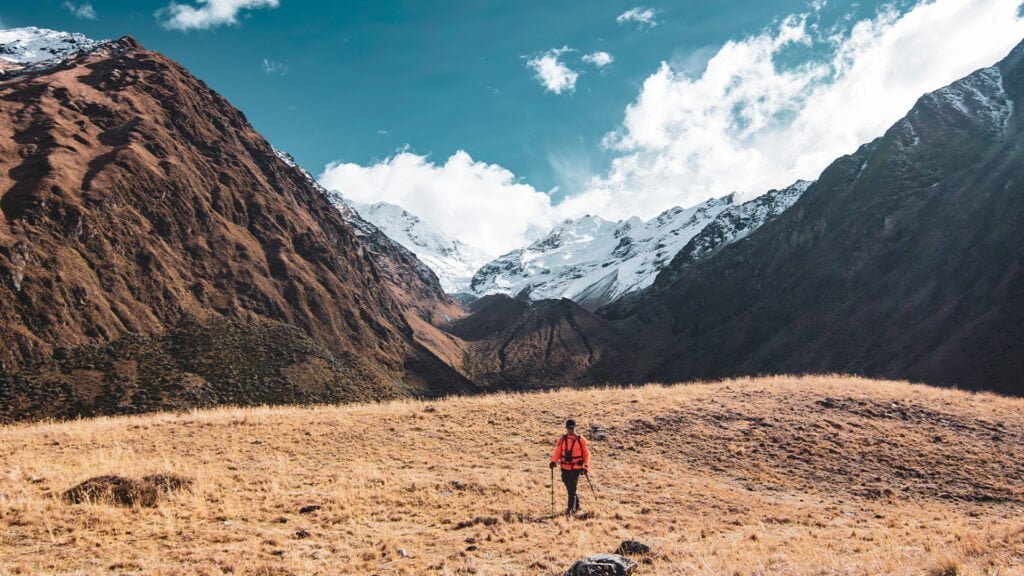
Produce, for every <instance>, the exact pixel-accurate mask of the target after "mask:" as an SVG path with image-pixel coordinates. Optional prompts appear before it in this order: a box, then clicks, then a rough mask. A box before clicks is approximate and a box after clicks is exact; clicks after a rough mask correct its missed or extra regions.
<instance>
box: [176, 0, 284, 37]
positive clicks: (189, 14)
mask: <svg viewBox="0 0 1024 576" xmlns="http://www.w3.org/2000/svg"><path fill="white" fill-rule="evenodd" d="M197 1H198V2H199V5H198V7H197V6H192V5H189V4H179V3H177V2H171V3H170V4H168V5H167V6H165V7H163V8H161V9H159V10H157V12H156V17H157V19H158V20H160V25H161V26H163V27H164V28H169V29H171V30H183V31H184V30H206V29H208V28H215V27H217V26H223V25H225V24H236V23H238V13H239V12H241V11H242V10H249V9H254V8H277V6H278V4H279V0H197Z"/></svg>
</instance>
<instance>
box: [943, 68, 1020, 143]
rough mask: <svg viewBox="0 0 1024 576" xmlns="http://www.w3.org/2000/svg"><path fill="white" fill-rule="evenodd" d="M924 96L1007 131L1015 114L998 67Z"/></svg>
mask: <svg viewBox="0 0 1024 576" xmlns="http://www.w3.org/2000/svg"><path fill="white" fill-rule="evenodd" d="M923 99H926V100H931V101H932V102H933V103H935V104H940V105H945V107H948V108H951V109H953V110H956V111H957V112H958V113H960V114H962V115H964V116H967V117H968V118H971V119H975V120H977V121H980V122H981V123H982V124H984V125H985V126H987V127H989V128H991V129H995V130H999V131H1005V130H1006V128H1007V126H1008V125H1009V121H1010V116H1011V115H1012V114H1013V101H1012V100H1011V99H1010V97H1009V95H1008V94H1007V93H1006V89H1005V88H1004V87H1003V74H1002V72H1000V70H999V66H990V67H988V68H982V69H981V70H978V71H977V72H975V73H973V74H971V75H970V76H967V77H965V78H962V79H960V80H957V81H956V82H954V83H952V84H950V85H949V86H946V87H944V88H940V89H938V90H936V91H934V92H931V93H929V94H926V95H925V96H924V97H923Z"/></svg>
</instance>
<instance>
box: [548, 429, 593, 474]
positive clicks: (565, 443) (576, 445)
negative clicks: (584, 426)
mask: <svg viewBox="0 0 1024 576" xmlns="http://www.w3.org/2000/svg"><path fill="white" fill-rule="evenodd" d="M567 452H568V454H566V453H567ZM551 461H552V462H557V463H559V464H561V465H562V470H584V469H588V468H590V445H588V444H587V439H586V438H584V437H583V436H580V435H578V434H574V435H572V436H570V435H568V434H566V435H565V436H562V437H561V438H559V439H558V443H557V444H555V452H554V454H552V455H551Z"/></svg>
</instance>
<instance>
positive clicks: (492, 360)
mask: <svg viewBox="0 0 1024 576" xmlns="http://www.w3.org/2000/svg"><path fill="white" fill-rule="evenodd" d="M470 311H471V314H470V315H468V316H467V317H465V318H462V319H460V320H458V321H456V322H453V323H452V324H450V325H448V326H446V330H447V331H448V332H450V333H451V334H453V335H454V336H456V337H458V338H460V339H462V340H463V341H464V342H465V343H466V345H465V350H466V352H465V359H464V361H463V363H462V366H463V370H464V371H465V373H466V374H468V375H469V376H470V377H471V378H473V379H474V381H476V382H478V383H479V384H481V385H483V386H487V387H496V388H503V389H523V388H539V387H546V386H565V385H586V384H602V383H607V382H624V381H626V380H627V379H628V376H629V374H628V372H627V370H626V364H625V363H624V362H623V360H624V359H625V358H628V357H629V350H630V349H631V348H632V346H631V344H630V342H629V341H627V340H626V339H625V338H623V337H622V335H621V334H620V333H619V332H618V331H617V330H616V329H615V327H614V326H612V325H611V324H610V323H609V322H607V321H605V320H604V319H602V318H600V317H599V316H596V315H595V314H594V313H592V312H590V311H588V310H586V309H585V308H583V307H582V306H580V305H579V304H576V303H575V302H573V301H571V300H568V299H564V298H563V299H561V300H539V301H535V302H528V301H525V300H521V299H518V298H509V297H508V296H504V295H492V296H485V297H483V298H481V299H480V300H478V301H476V302H474V303H473V304H472V306H471V307H470Z"/></svg>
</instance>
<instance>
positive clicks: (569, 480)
mask: <svg viewBox="0 0 1024 576" xmlns="http://www.w3.org/2000/svg"><path fill="white" fill-rule="evenodd" d="M582 473H583V470H566V469H565V468H562V483H563V484H565V491H566V492H568V493H569V503H568V505H567V506H566V508H565V513H566V514H573V513H574V512H576V511H577V510H579V509H580V497H579V496H577V495H576V484H578V483H579V481H580V474H582Z"/></svg>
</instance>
